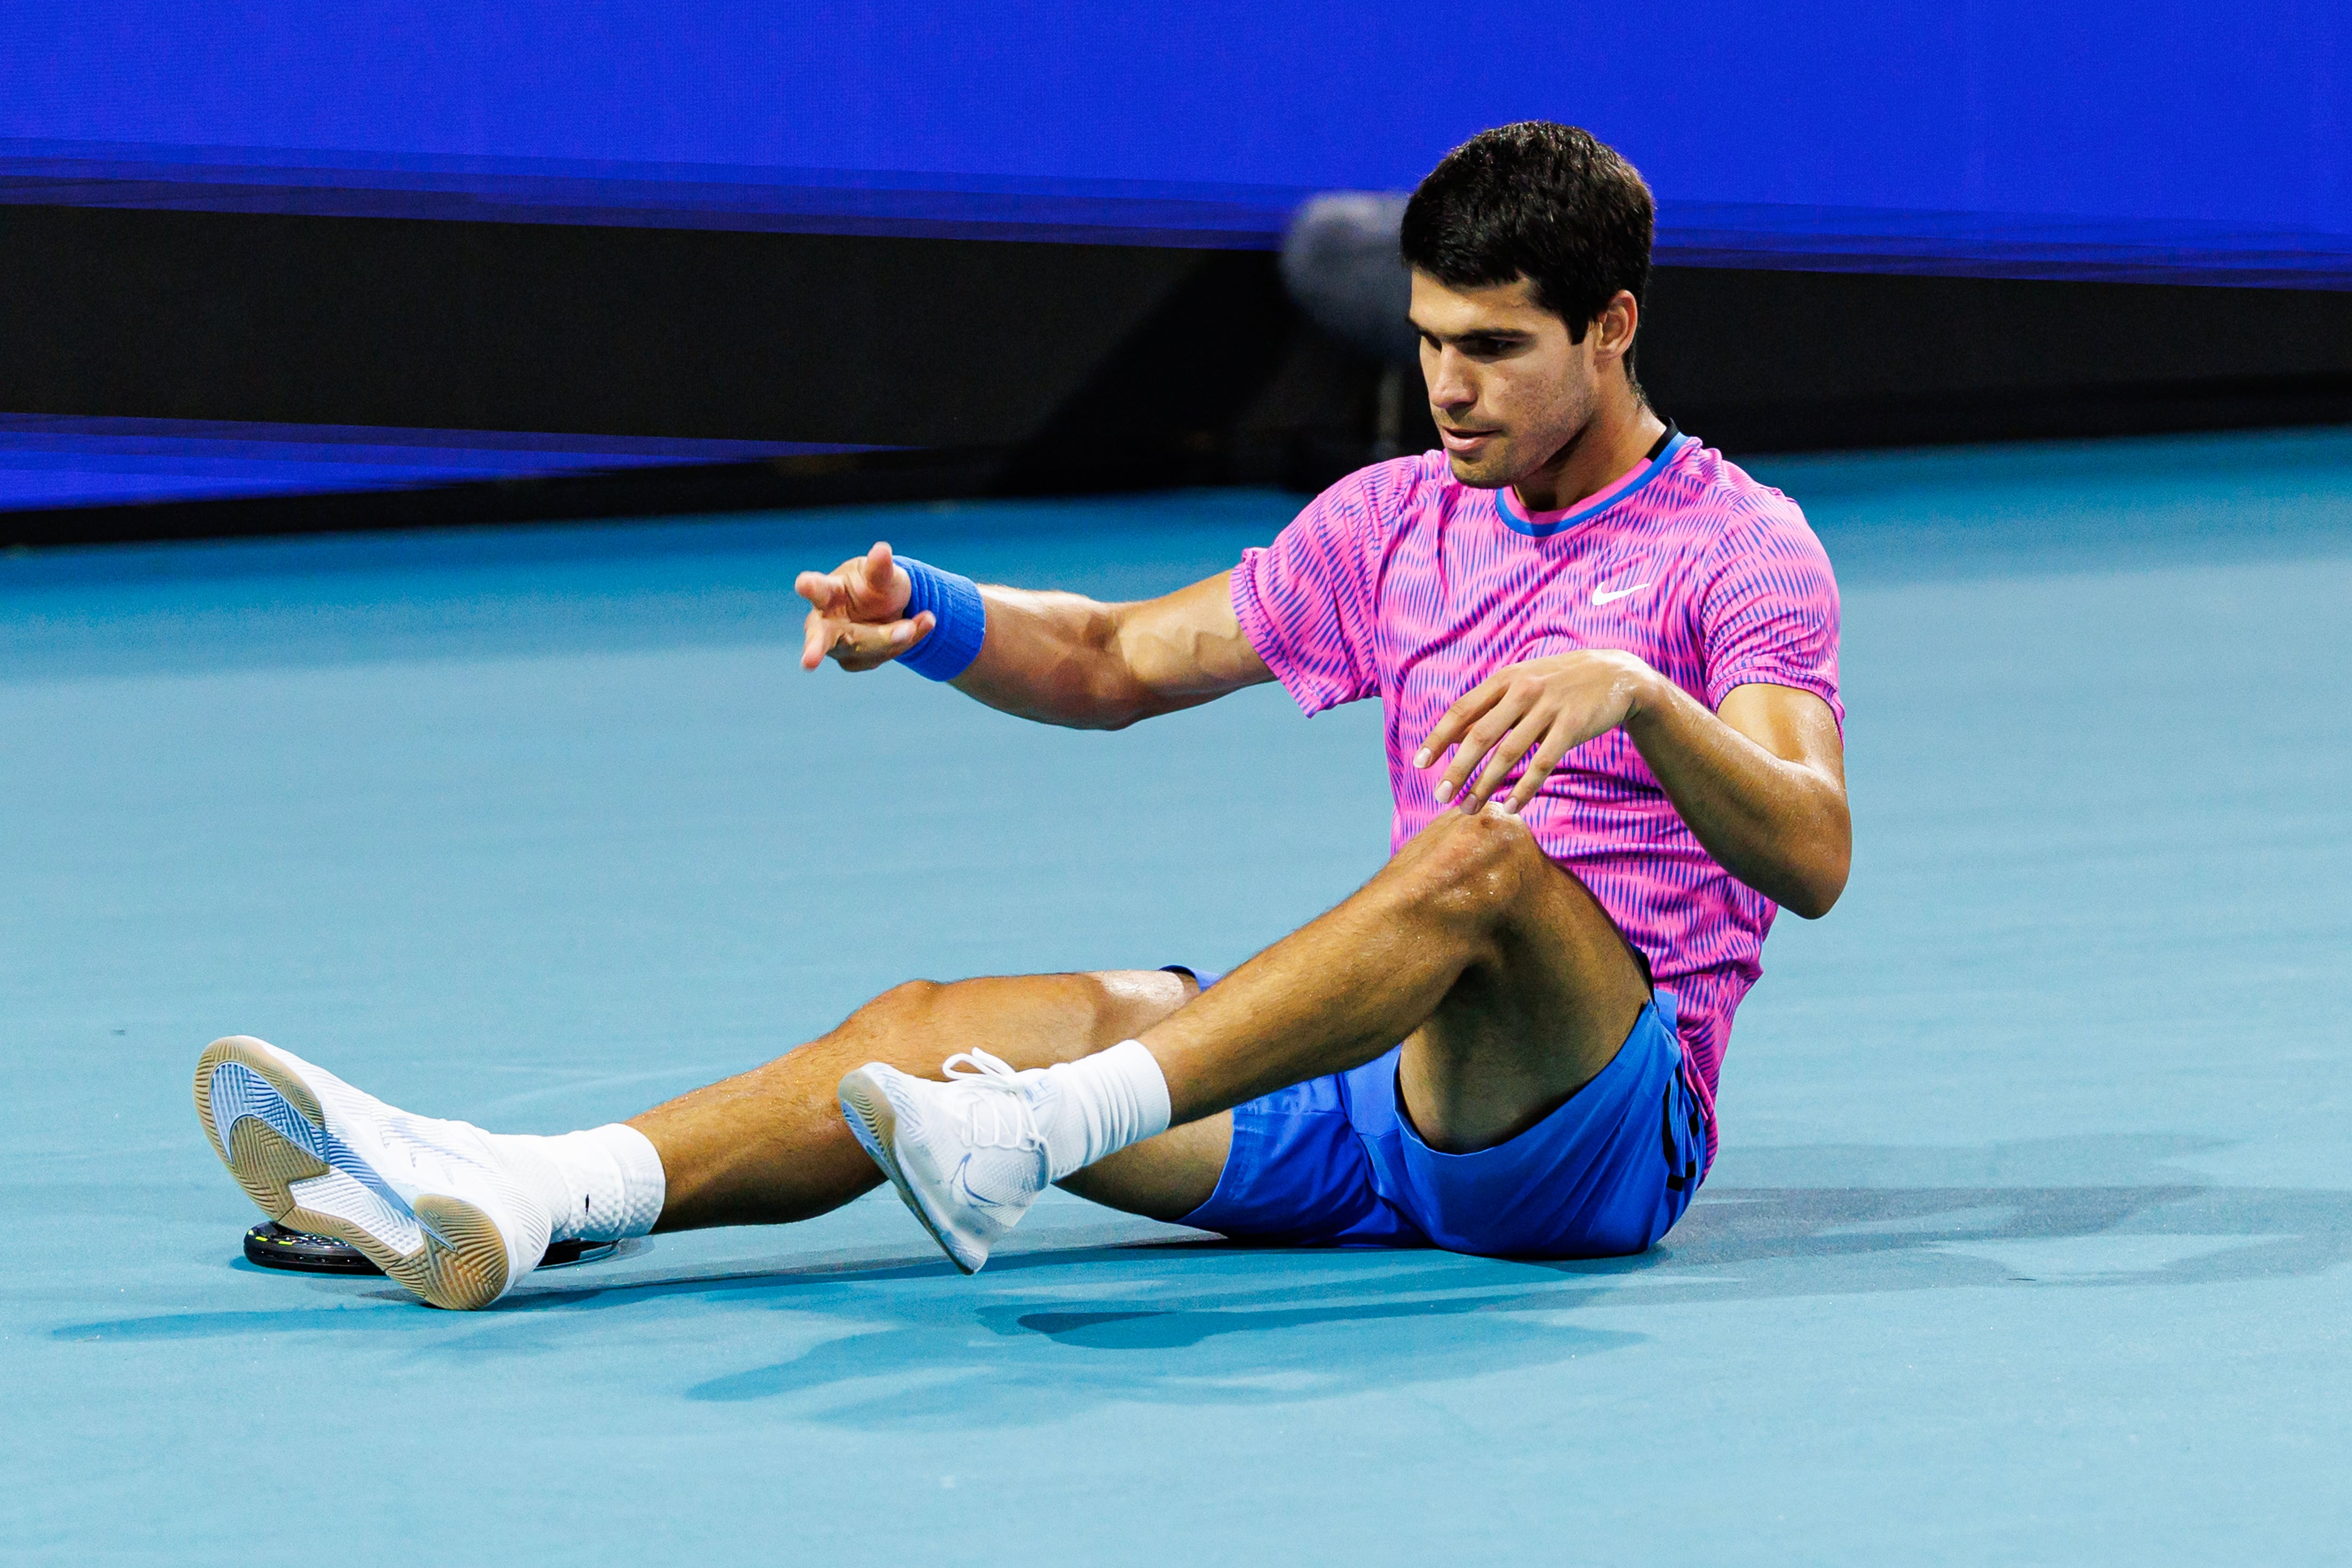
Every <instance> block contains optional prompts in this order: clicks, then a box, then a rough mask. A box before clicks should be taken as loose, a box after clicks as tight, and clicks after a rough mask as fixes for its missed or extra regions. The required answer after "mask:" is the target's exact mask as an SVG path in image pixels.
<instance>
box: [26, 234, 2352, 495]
mask: <svg viewBox="0 0 2352 1568" xmlns="http://www.w3.org/2000/svg"><path fill="white" fill-rule="evenodd" d="M0 269H5V270H0V277H5V279H7V286H6V287H5V289H0V411H5V412H15V413H40V414H68V415H115V416H149V417H168V418H188V419H230V420H269V421H289V422H296V423H317V424H355V425H390V426H430V427H439V428H452V427H454V428H479V429H493V430H540V431H555V432H566V433H593V434H600V435H650V436H682V437H730V438H750V439H774V440H788V441H804V442H827V443H845V444H860V445H870V446H880V447H910V448H922V449H923V450H922V451H920V452H912V453H902V454H898V455H885V456H876V457H861V458H826V459H802V460H794V461H788V462H784V463H781V464H758V465H743V466H739V467H736V468H729V469H724V470H698V471H695V472H692V473H659V472H655V473H647V472H642V471H641V472H637V473H634V474H630V475H627V476H619V477H613V478H609V479H607V478H589V479H578V478H575V479H560V480H549V481H537V482H523V483H517V482H513V481H502V482H500V483H499V484H497V485H489V486H463V487H455V488H453V489H447V490H436V491H423V492H406V493H402V494H395V495H389V496H386V495H377V496H373V497H359V498H350V499H346V500H331V501H330V500H318V499H315V498H305V499H285V498H280V499H276V500H268V501H254V502H219V501H215V502H198V503H182V504H174V505H165V506H152V507H142V508H109V509H99V510H76V511H56V512H47V513H39V514H34V513H23V512H19V513H15V514H8V515H7V516H5V517H0V533H5V534H6V536H7V537H8V538H9V539H11V540H15V541H37V540H55V539H69V538H98V537H107V536H118V537H119V536H124V535H129V534H146V535H160V534H172V533H187V532H198V533H201V532H226V531H252V530H268V531H276V530H279V529H289V528H318V527H336V526H375V525H383V524H398V523H412V522H435V521H473V520H491V519H498V518H509V517H512V518H520V517H534V516H544V517H554V516H590V515H599V514H604V515H609V514H613V513H616V512H642V511H653V510H688V509H698V508H712V507H725V506H766V505H782V504H793V503H794V502H796V501H808V500H844V499H856V498H857V497H859V496H863V495H875V496H885V495H888V496H904V495H926V494H953V493H975V492H983V491H997V492H1003V491H1022V492H1034V491H1040V490H1069V489H1118V488H1132V487H1139V486H1151V485H1162V484H1175V483H1215V482H1232V481H1245V482H1254V483H1266V482H1272V483H1283V484H1289V485H1292V486H1295V487H1300V488H1307V487H1312V486H1315V485H1318V484H1320V483H1323V482H1326V481H1328V479H1331V478H1334V477H1336V476H1337V475H1338V474H1339V473H1341V472H1344V471H1345V470H1346V469H1347V468H1350V467H1353V466H1354V465H1355V464H1357V463H1358V462H1360V461H1361V460H1363V459H1364V458H1365V457H1366V456H1367V455H1368V454H1369V452H1370V446H1371V442H1372V438H1373V432H1374V429H1375V426H1376V421H1377V415H1376V407H1377V404H1378V401H1379V399H1378V394H1377V382H1378V371H1377V370H1376V368H1375V367H1372V366H1370V365H1368V364H1366V363H1362V362H1360V361H1358V360H1356V359H1354V358H1352V357H1350V356H1349V354H1348V353H1346V352H1345V351H1342V350H1340V349H1339V348H1337V347H1335V346H1333V345H1331V344H1329V343H1328V342H1324V341H1323V340H1321V339H1320V338H1318V336H1317V335H1316V334H1315V333H1314V332H1313V331H1312V330H1311V329H1309V328H1307V327H1306V326H1305V325H1304V324H1303V323H1302V322H1301V321H1298V320H1297V317H1296V315H1295V313H1294V312H1293V311H1292V310H1290V308H1289V306H1288V305H1287V303H1286V300H1284V297H1283V295H1282V291H1281V285H1280V282H1279V280H1278V279H1277V277H1276V271H1275V266H1274V258H1273V257H1272V256H1271V255H1269V254H1266V253H1264V252H1253V251H1205V250H1192V249H1160V248H1152V247H1126V246H1061V245H1034V244H1018V243H1004V242H988V241H971V240H941V239H900V238H871V237H858V238H852V237H833V236H823V235H787V234H748V233H726V232H707V231H682V230H666V229H628V228H590V227H578V226H559V225H523V224H465V223H448V222H430V221H419V220H406V219H383V218H348V217H312V216H282V215H236V214H218V213H185V212H168V211H132V210H112V209H84V208H72V207H37V206H6V207H0ZM1649 303H1650V308H1649V310H1648V312H1647V315H1646V318H1645V321H1644V324H1643V338H1642V347H1641V353H1640V365H1641V374H1642V377H1643V382H1644V384H1645V385H1646V386H1647V387H1648V389H1649V391H1650V392H1651V395H1652V396H1653V398H1654V401H1655V402H1656V403H1657V404H1658V405H1659V406H1660V407H1661V408H1662V409H1664V411H1665V412H1667V413H1669V414H1671V415H1673V416H1675V417H1676V418H1678V419H1680V420H1681V421H1682V423H1683V424H1684V425H1685V426H1686V427H1688V428H1690V429H1692V430H1694V431H1696V432H1697V433H1699V434H1701V435H1703V436H1705V437H1706V438H1707V439H1708V440H1710V441H1711V442H1714V443H1716V444H1717V445H1720V446H1722V447H1726V448H1727V449H1729V450H1731V451H1733V452H1735V453H1736V452H1738V451H1742V450H1762V449H1769V448H1787V447H1849V446H1871V445H1880V444H1888V443H1913V442H1934V441H1954V440H1983V439H1996V438H2003V437H2054V436H2078V435H2104V434H2113V433H2123V432H2132V431H2156V430H2172V429H2193V428H2210V427H2221V426H2233V425H2258V424H2271V423H2310V422H2322V421H2337V420H2347V419H2352V294H2345V293H2326V292H2296V291H2282V290H2254V289H2189V288H2167V287H2148V286H2140V285H2126V284H2089V283H2045V282H2013V281H1999V280H1988V279H1933V278H1906V277H1873V276H1867V275H1860V274H1841V273H1798V272H1764V271H1744V270H1717V269H1698V268H1664V269H1661V271H1660V272H1659V274H1658V276H1657V279H1656V282H1655V286H1654V291H1653V294H1652V297H1651V300H1650V302H1649ZM1405 405H1406V409H1407V419H1406V423H1405V428H1404V431H1403V435H1404V438H1405V444H1406V445H1407V446H1409V447H1417V446H1419V445H1420V444H1422V442H1423V439H1425V433H1426V431H1427V424H1426V412H1425V410H1424V409H1423V408H1422V407H1421V405H1420V399H1419V396H1418V391H1417V388H1413V389H1409V395H1407V397H1406V398H1405Z"/></svg>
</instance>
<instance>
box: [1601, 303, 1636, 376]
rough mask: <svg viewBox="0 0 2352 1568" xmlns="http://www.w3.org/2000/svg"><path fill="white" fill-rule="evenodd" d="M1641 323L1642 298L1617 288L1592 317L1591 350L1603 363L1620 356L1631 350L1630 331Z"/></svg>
mask: <svg viewBox="0 0 2352 1568" xmlns="http://www.w3.org/2000/svg"><path fill="white" fill-rule="evenodd" d="M1641 325H1642V302H1641V301H1640V300H1636V299H1634V298H1633V290H1631V289H1618V290H1617V292H1616V293H1615V294H1614V295H1612V297H1611V298H1610V300H1609V303H1607V304H1606V305H1603V306H1602V307H1601V314H1600V315H1598V316H1596V317H1595V318H1593V322H1592V335H1593V339H1594V342H1593V345H1592V354H1593V357H1594V358H1595V359H1597V360H1601V361H1602V362H1604V363H1606V362H1608V361H1611V360H1621V359H1623V358H1624V357H1625V356H1626V354H1628V353H1631V352H1632V351H1633V334H1634V332H1636V331H1639V330H1640V328H1641Z"/></svg>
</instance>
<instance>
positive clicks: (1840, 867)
mask: <svg viewBox="0 0 2352 1568" xmlns="http://www.w3.org/2000/svg"><path fill="white" fill-rule="evenodd" d="M1810 848H1811V854H1809V855H1807V856H1806V857H1805V860H1804V863H1803V864H1802V865H1801V866H1799V867H1796V868H1794V869H1795V873H1796V874H1795V876H1794V877H1793V878H1792V879H1791V882H1792V886H1790V888H1789V889H1787V896H1786V897H1784V898H1782V899H1781V900H1780V907H1781V908H1783V909H1786V910H1794V911H1795V912H1796V913H1798V914H1799V915H1801V916H1802V917H1803V918H1805V919H1806V920H1809V921H1817V920H1819V919H1821V918H1822V916H1823V915H1825V914H1827V913H1829V912H1830V910H1832V909H1833V908H1835V907H1836V905H1837V901H1838V900H1839V899H1840V898H1841V897H1843V894H1844V892H1845V881H1846V877H1847V875H1848V873H1850V872H1851V871H1852V870H1853V831H1852V829H1851V828H1850V827H1849V826H1847V824H1846V823H1845V821H1844V820H1843V818H1841V819H1840V820H1839V822H1838V823H1837V825H1836V826H1835V828H1834V829H1833V830H1832V831H1830V832H1827V833H1824V834H1822V835H1821V836H1820V838H1819V839H1818V841H1817V842H1815V843H1814V844H1813V845H1811V846H1810Z"/></svg>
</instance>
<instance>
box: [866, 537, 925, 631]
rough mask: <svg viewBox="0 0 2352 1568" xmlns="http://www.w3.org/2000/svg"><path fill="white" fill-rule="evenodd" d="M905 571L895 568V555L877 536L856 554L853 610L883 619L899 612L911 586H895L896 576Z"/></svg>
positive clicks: (903, 611) (896, 583)
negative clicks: (904, 590)
mask: <svg viewBox="0 0 2352 1568" xmlns="http://www.w3.org/2000/svg"><path fill="white" fill-rule="evenodd" d="M905 575H906V574H905V573H904V572H902V571H900V570H899V568H898V558H897V557H896V556H895V555H893V554H892V553H891V550H890V546H889V543H888V542H887V541H885V540H877V541H876V542H875V544H874V548H873V549H871V550H869V551H867V552H866V553H865V554H864V555H861V556H859V557H858V558H857V562H856V573H855V577H854V582H855V587H854V589H853V590H852V594H851V597H852V600H853V601H854V603H855V604H856V606H857V614H858V615H859V616H862V617H863V618H865V619H866V620H883V619H887V618H888V617H891V616H898V615H902V614H904V613H905V611H906V608H907V600H908V597H909V596H910V595H911V593H912V590H913V588H914V584H913V583H911V582H909V583H908V584H907V591H906V592H904V593H902V592H901V591H900V589H899V584H898V579H899V578H901V577H903V576H905Z"/></svg>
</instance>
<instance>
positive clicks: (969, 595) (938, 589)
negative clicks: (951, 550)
mask: <svg viewBox="0 0 2352 1568" xmlns="http://www.w3.org/2000/svg"><path fill="white" fill-rule="evenodd" d="M898 564H899V565H901V566H904V567H905V568H906V569H907V575H908V577H910V578H912V579H913V580H914V584H915V591H914V593H913V594H912V595H909V596H908V600H907V618H908V620H910V621H911V620H913V619H914V618H915V617H916V616H919V615H921V614H922V613H923V612H924V611H925V610H929V611H930V612H931V615H932V617H933V619H934V622H935V624H934V625H933V626H932V627H931V635H930V636H929V637H925V638H924V639H923V640H922V641H920V642H919V643H917V644H916V645H915V646H914V647H913V648H912V649H911V650H910V651H908V652H906V653H902V654H900V655H899V656H898V662H899V663H900V664H903V665H905V666H906V667H907V668H908V669H911V670H913V671H914V672H915V673H916V674H917V675H919V676H921V677H922V678H923V679H926V680H953V679H955V678H956V677H957V676H959V675H961V674H962V673H963V672H964V671H965V670H966V669H968V668H971V661H972V660H973V659H975V658H979V657H980V644H981V639H982V638H983V637H986V636H987V635H988V606H987V605H985V604H983V603H982V601H981V597H980V584H977V583H974V582H973V581H972V580H971V578H969V577H959V576H957V575H956V574H954V573H952V572H942V571H940V569H939V568H938V567H936V566H926V565H924V564H923V563H921V562H919V561H916V560H913V559H910V558H909V557H908V556H904V555H901V556H899V557H898Z"/></svg>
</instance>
